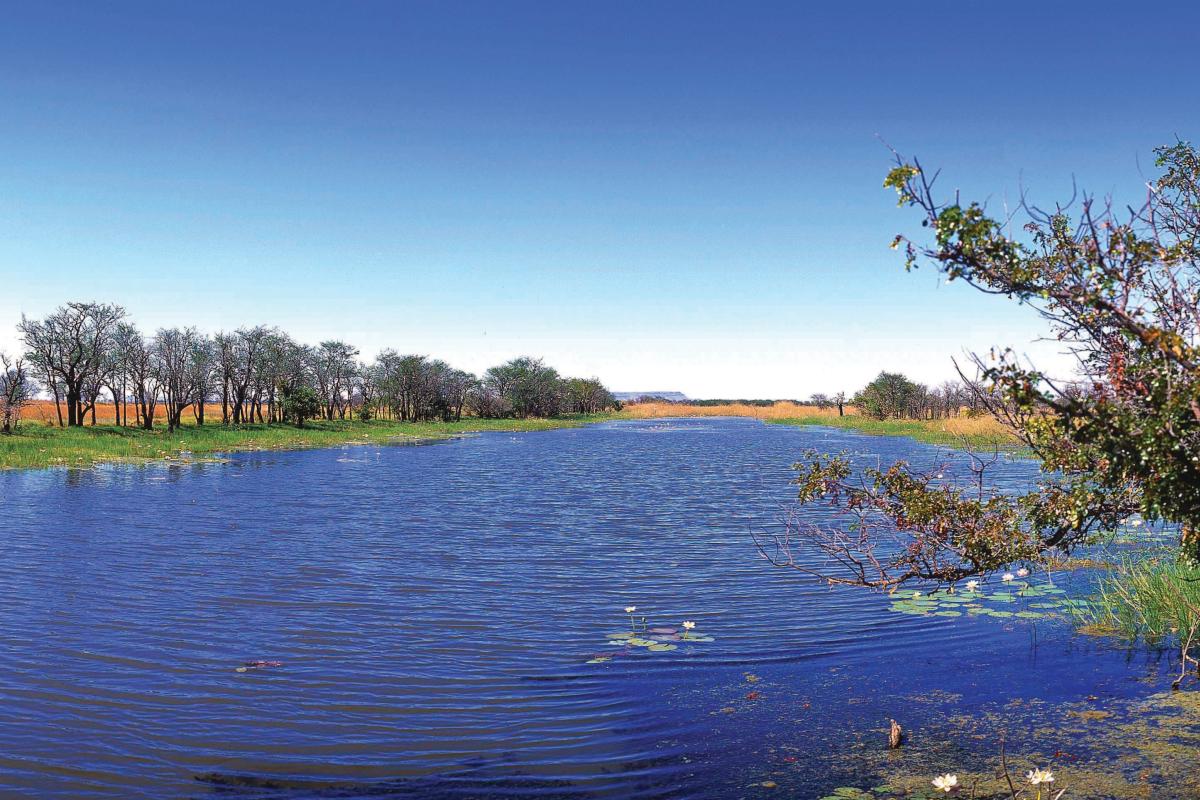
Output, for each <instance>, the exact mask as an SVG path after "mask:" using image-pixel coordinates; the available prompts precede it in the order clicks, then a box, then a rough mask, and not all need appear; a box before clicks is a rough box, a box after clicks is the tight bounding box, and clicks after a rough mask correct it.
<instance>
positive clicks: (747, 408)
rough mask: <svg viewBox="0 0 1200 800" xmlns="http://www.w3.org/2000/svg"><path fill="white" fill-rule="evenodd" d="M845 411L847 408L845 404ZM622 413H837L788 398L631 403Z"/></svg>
mask: <svg viewBox="0 0 1200 800" xmlns="http://www.w3.org/2000/svg"><path fill="white" fill-rule="evenodd" d="M847 411H850V409H849V408H848V409H847ZM623 413H624V414H625V415H627V416H630V417H633V418H634V419H656V418H658V417H753V418H755V419H765V420H774V419H797V418H800V417H826V416H828V417H836V416H837V415H838V412H837V409H836V408H824V409H822V408H817V407H816V406H806V405H800V404H799V403H792V402H788V401H780V402H778V403H775V404H774V405H770V406H751V405H746V404H745V403H726V404H725V405H720V406H690V405H680V404H677V403H631V404H629V405H627V406H625V409H624V412H623Z"/></svg>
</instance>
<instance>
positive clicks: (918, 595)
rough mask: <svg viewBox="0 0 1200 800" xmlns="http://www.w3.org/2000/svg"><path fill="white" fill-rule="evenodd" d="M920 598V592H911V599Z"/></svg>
mask: <svg viewBox="0 0 1200 800" xmlns="http://www.w3.org/2000/svg"><path fill="white" fill-rule="evenodd" d="M920 596H921V593H920V592H913V597H920Z"/></svg>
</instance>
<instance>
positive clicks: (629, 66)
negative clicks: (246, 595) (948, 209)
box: [0, 0, 1200, 397]
mask: <svg viewBox="0 0 1200 800" xmlns="http://www.w3.org/2000/svg"><path fill="white" fill-rule="evenodd" d="M3 20H4V23H3V25H2V26H0V154H2V156H3V157H2V158H0V278H2V279H3V281H2V283H0V286H3V289H2V290H0V347H3V348H5V349H9V350H13V349H15V348H16V347H17V343H16V341H15V337H14V334H13V332H12V329H11V323H15V322H16V321H17V319H18V318H19V317H20V314H21V313H26V314H30V315H40V314H44V313H46V312H48V311H49V310H51V309H52V308H53V307H54V306H56V305H58V304H59V303H61V302H63V301H66V300H69V299H98V300H107V301H113V302H119V303H121V304H123V305H125V306H126V307H127V308H128V309H129V311H130V313H131V315H132V316H133V317H134V318H135V320H137V321H138V322H139V323H140V324H141V325H142V326H143V328H145V329H147V330H153V329H154V328H156V327H159V326H162V325H171V324H195V325H198V326H200V327H201V328H204V329H207V330H210V331H212V330H217V329H222V328H233V327H237V326H239V325H247V324H255V323H260V322H262V323H270V324H276V325H279V326H281V327H283V328H284V329H286V330H288V331H290V332H292V333H293V334H294V335H296V336H297V337H298V338H301V339H303V340H306V341H310V342H316V341H319V340H321V339H324V338H333V337H337V338H344V339H347V340H349V341H352V342H354V343H355V344H357V345H359V346H360V347H361V348H362V350H363V351H364V354H367V355H369V354H373V353H374V352H375V351H377V350H378V349H380V348H382V347H385V346H391V347H395V348H397V349H399V350H402V351H406V352H423V353H428V354H432V355H435V356H439V357H442V358H445V359H447V360H449V361H451V362H452V363H455V364H456V365H459V366H462V367H464V368H468V369H472V370H476V371H481V370H482V369H484V368H486V367H487V366H489V365H491V364H494V363H497V362H499V361H501V360H503V359H506V358H509V357H511V356H514V355H519V354H525V353H529V354H534V355H542V356H545V357H546V359H547V360H548V361H549V362H551V363H553V364H555V365H557V366H559V367H560V368H561V369H563V370H564V371H566V372H570V373H574V374H585V375H593V374H594V375H598V376H600V377H601V378H602V379H604V380H605V381H606V382H607V383H608V384H609V385H610V386H611V387H612V388H615V389H627V390H633V389H662V390H680V391H684V392H687V393H689V394H691V395H693V396H699V397H705V396H772V397H803V396H807V395H808V394H810V393H811V392H813V391H836V390H838V389H848V390H852V389H854V388H856V387H858V386H859V385H861V384H862V383H864V382H865V381H866V380H868V379H869V378H870V377H871V376H873V375H874V374H875V373H876V372H878V371H879V370H880V369H883V368H887V369H892V370H900V371H904V372H906V373H908V374H910V375H911V376H913V377H916V378H919V379H922V380H927V381H938V380H941V379H943V378H947V377H950V376H951V375H952V367H951V364H950V358H951V357H952V356H956V355H961V354H962V353H963V351H964V349H967V348H976V349H979V348H982V349H986V348H987V347H989V346H991V345H993V344H1008V345H1013V346H1014V347H1016V348H1017V349H1018V350H1021V351H1024V352H1028V353H1030V354H1032V355H1034V356H1038V357H1040V358H1050V359H1052V360H1053V359H1054V355H1053V350H1054V348H1053V347H1049V346H1046V345H1039V344H1034V343H1032V342H1033V340H1034V339H1036V338H1038V337H1039V336H1040V335H1042V334H1043V333H1044V330H1043V329H1042V327H1041V325H1040V323H1039V322H1038V321H1037V319H1036V317H1034V316H1033V315H1032V314H1031V313H1030V312H1028V311H1026V310H1023V309H1019V308H1015V307H1012V306H1010V305H1008V304H1006V303H1005V302H1004V301H1001V300H997V299H994V298H986V297H981V296H976V295H974V294H973V293H972V292H971V291H970V290H969V289H966V288H965V287H960V286H949V287H947V286H939V284H938V281H937V279H936V276H935V275H934V274H933V273H930V272H918V273H915V274H905V272H904V271H903V268H902V264H901V261H900V257H899V256H898V255H897V254H896V253H894V252H892V251H891V250H889V249H888V247H887V245H888V242H889V241H890V239H891V237H892V236H893V235H894V234H896V233H898V232H902V231H903V232H910V233H916V232H918V231H919V230H920V229H919V226H918V225H917V222H918V220H917V218H916V217H915V216H914V215H913V214H912V212H906V211H902V210H898V209H897V208H896V207H895V201H894V196H893V195H890V194H889V193H888V192H885V191H884V190H883V189H882V188H881V181H882V178H883V175H884V174H885V173H886V171H887V169H888V166H889V158H890V156H889V153H888V152H887V150H886V149H885V147H884V146H883V145H882V144H881V143H880V141H879V138H878V137H883V138H884V139H886V140H887V141H888V142H889V143H891V144H892V145H894V146H895V147H896V148H898V149H900V150H901V151H903V152H906V153H913V154H916V155H918V156H920V157H921V158H922V160H923V162H924V163H926V164H927V165H934V166H940V167H942V168H943V169H944V174H945V178H944V179H943V180H944V181H945V186H946V188H948V189H950V188H961V189H962V190H963V192H964V193H965V194H966V196H968V197H978V198H989V199H990V202H992V203H993V204H995V205H996V206H999V205H1000V204H1002V203H1004V202H1005V201H1008V202H1010V203H1011V202H1012V201H1013V199H1014V198H1015V197H1016V195H1017V193H1018V191H1019V190H1020V187H1022V186H1024V187H1025V189H1026V190H1027V191H1029V192H1030V193H1031V194H1032V195H1033V197H1034V198H1035V199H1036V198H1043V199H1044V200H1046V201H1049V202H1052V201H1053V200H1055V199H1059V198H1064V197H1066V196H1069V194H1070V187H1071V180H1072V179H1073V178H1074V179H1076V180H1078V182H1079V184H1080V185H1081V186H1082V187H1084V188H1087V189H1089V190H1091V191H1093V192H1096V193H1098V194H1105V193H1109V192H1115V193H1116V194H1117V196H1118V198H1122V199H1136V198H1137V196H1138V193H1139V191H1140V188H1139V187H1141V186H1142V184H1143V183H1144V181H1145V179H1146V178H1148V177H1150V176H1152V175H1153V166H1152V161H1153V157H1152V155H1151V152H1150V151H1151V149H1152V148H1153V147H1154V146H1155V145H1157V144H1160V143H1165V142H1169V141H1172V140H1173V139H1174V138H1175V137H1176V136H1178V137H1181V138H1185V139H1187V138H1189V137H1193V138H1194V137H1197V135H1198V130H1200V126H1198V124H1197V123H1198V122H1200V102H1197V101H1198V100H1200V97H1198V96H1197V95H1198V94H1200V88H1198V86H1200V83H1198V82H1197V81H1196V77H1197V76H1200V47H1197V46H1196V40H1195V31H1196V30H1197V29H1198V24H1200V7H1198V6H1195V5H1193V4H1190V3H1189V4H1179V5H1178V6H1177V7H1175V8H1172V7H1171V6H1170V5H1169V4H1155V5H1153V6H1150V5H1146V6H1140V7H1134V6H1131V5H1130V4H1128V3H1125V4H1120V5H1117V4H1112V5H1106V4H1104V3H1095V2H1093V3H1088V4H1058V3H1053V4H1051V3H1039V4H1020V3H1005V4H1002V5H1000V4H994V3H971V2H957V3H943V2H924V3H920V4H899V3H839V4H827V5H825V6H824V7H822V6H819V5H817V4H811V5H809V4H802V3H795V2H793V3H778V4H775V3H723V4H709V3H683V2H669V3H653V2H628V3H621V2H616V3H572V2H555V3H549V2H546V3H519V2H505V3H490V2H489V3H462V4H457V3H437V4H435V3H427V4H418V3H394V2H387V3H384V2H380V3H366V2H348V3H332V2H330V3H321V4H317V3H303V2H296V1H295V0H293V2H287V3H283V2H279V3H271V2H262V3H219V2H212V3H203V4H198V3H182V2H179V3H171V2H143V3H133V2H116V3H105V4H100V3H91V2H88V3H78V4H70V3H53V2H47V3H25V4H11V5H8V6H7V7H6V8H5V9H4V11H3Z"/></svg>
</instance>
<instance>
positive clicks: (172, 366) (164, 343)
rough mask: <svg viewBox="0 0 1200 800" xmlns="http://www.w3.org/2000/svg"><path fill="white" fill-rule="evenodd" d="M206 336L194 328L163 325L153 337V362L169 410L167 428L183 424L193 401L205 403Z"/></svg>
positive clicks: (172, 429)
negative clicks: (183, 418) (204, 360)
mask: <svg viewBox="0 0 1200 800" xmlns="http://www.w3.org/2000/svg"><path fill="white" fill-rule="evenodd" d="M206 355H207V354H206V347H205V339H204V337H203V336H202V335H201V334H200V332H199V331H198V330H196V329H195V328H164V329H161V330H159V331H158V333H157V334H156V335H155V337H154V343H153V346H152V363H153V369H154V373H155V377H156V378H157V381H158V385H159V387H160V388H161V391H162V397H163V404H164V406H165V407H166V410H167V431H168V432H172V431H174V430H175V429H176V428H178V427H179V426H180V424H181V421H182V417H183V412H184V411H185V410H186V409H187V408H188V406H191V405H192V404H194V403H203V402H204V395H203V391H204V388H205V384H204V382H203V373H204V370H203V366H202V364H197V361H202V360H203V359H204V358H205V357H206Z"/></svg>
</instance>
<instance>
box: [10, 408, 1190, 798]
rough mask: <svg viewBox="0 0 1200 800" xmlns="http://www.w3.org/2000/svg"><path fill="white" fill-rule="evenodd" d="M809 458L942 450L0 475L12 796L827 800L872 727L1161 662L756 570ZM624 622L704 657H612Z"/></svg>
mask: <svg viewBox="0 0 1200 800" xmlns="http://www.w3.org/2000/svg"><path fill="white" fill-rule="evenodd" d="M810 447H816V448H819V449H822V450H830V451H836V450H843V449H846V450H850V451H853V452H854V453H855V454H856V458H857V459H859V461H860V463H868V462H872V461H874V460H876V459H881V460H883V461H884V462H890V461H891V460H893V459H896V458H907V459H909V460H911V461H913V462H914V463H916V464H925V463H932V462H933V460H934V458H935V456H936V454H937V451H935V450H934V449H933V448H931V447H928V446H925V445H921V444H917V443H914V442H912V441H910V440H907V439H892V438H875V437H865V436H861V435H857V434H853V433H848V432H839V431H832V430H829V429H821V428H791V427H784V426H773V425H764V424H761V423H759V422H757V421H753V420H744V419H704V420H651V421H631V422H616V423H605V424H600V425H593V426H589V427H584V428H578V429H565V430H557V431H549V432H541V433H526V434H515V435H513V434H495V433H490V434H484V435H479V436H473V437H468V438H464V439H460V440H454V441H447V442H441V443H436V444H431V445H428V446H396V447H377V446H364V447H344V448H340V449H331V450H309V451H296V452H279V453H250V454H239V455H233V456H231V458H230V461H229V463H224V464H196V465H189V466H165V465H156V466H112V467H106V468H100V469H94V470H88V471H61V470H45V471H29V472H10V473H6V474H0V498H2V505H0V511H2V515H0V531H2V532H3V541H4V545H5V552H4V558H3V560H0V794H2V795H3V796H14V795H16V796H31V797H42V798H54V797H72V798H77V797H81V798H85V797H123V798H128V797H154V798H182V797H206V796H220V797H235V798H251V797H271V798H294V797H433V798H438V797H497V798H499V797H510V798H511V797H597V798H599V797H605V798H608V797H612V798H625V797H698V798H709V797H711V798H723V797H743V796H744V797H758V796H774V797H779V796H789V797H793V796H794V797H819V796H821V795H822V794H823V793H826V792H827V791H828V790H830V789H832V788H833V787H837V786H842V785H865V786H870V785H872V784H871V783H865V784H863V783H861V782H862V781H864V780H865V781H869V780H872V779H875V778H876V777H878V776H879V775H880V774H881V772H885V771H886V768H887V767H888V766H889V763H890V762H887V761H886V760H885V759H886V758H887V756H886V754H884V753H883V750H884V742H885V741H886V727H887V721H888V719H889V718H896V719H899V720H901V721H902V722H903V723H904V724H905V726H906V727H907V728H908V729H909V730H910V732H911V733H912V738H913V740H914V745H919V743H920V741H921V740H922V738H923V739H924V740H925V741H929V740H932V739H934V738H939V739H941V740H945V745H944V747H943V749H941V750H938V751H936V752H935V753H934V756H936V757H934V756H929V755H928V754H927V755H926V756H925V757H927V758H931V759H932V760H931V761H930V762H929V765H928V766H929V768H930V769H933V768H935V767H936V766H937V764H936V763H935V762H937V761H938V759H941V760H942V761H949V760H951V759H959V760H960V761H969V760H971V759H979V758H984V757H986V756H990V755H994V747H995V742H994V741H990V740H988V738H987V737H979V738H978V739H975V740H971V741H961V742H956V741H952V740H951V737H950V735H949V734H948V733H946V732H945V731H943V730H942V728H941V727H939V726H942V725H943V722H942V720H944V719H945V718H947V716H949V715H955V716H959V717H962V716H966V717H982V716H984V715H988V714H993V715H994V714H996V713H998V712H999V711H1000V710H1003V709H1005V708H1011V707H1012V703H1013V702H1014V700H1023V701H1029V699H1030V698H1034V699H1036V701H1037V702H1040V703H1044V704H1059V705H1062V704H1068V705H1069V704H1074V703H1084V702H1087V698H1089V697H1091V698H1093V699H1095V698H1097V697H1099V698H1122V697H1134V696H1137V695H1138V693H1144V692H1145V691H1146V689H1145V681H1146V680H1147V679H1148V677H1149V678H1153V676H1155V675H1157V674H1158V671H1159V670H1160V669H1164V670H1166V669H1169V666H1167V665H1165V664H1162V665H1160V664H1159V663H1158V661H1157V660H1156V659H1155V657H1153V656H1152V655H1130V654H1127V653H1124V652H1122V651H1121V650H1119V649H1117V648H1114V647H1112V646H1110V645H1107V644H1105V643H1103V642H1099V641H1096V640H1089V639H1084V638H1082V637H1078V636H1076V635H1074V634H1073V633H1072V632H1071V630H1070V628H1069V626H1067V625H1065V624H1063V623H1062V622H1059V621H1055V619H1054V618H1053V617H1045V618H1044V619H1034V618H1030V619H1018V618H1016V617H1010V618H1004V617H993V616H986V615H978V616H976V615H971V614H961V615H957V616H944V617H942V616H933V615H915V614H900V613H895V612H894V611H892V610H889V602H888V599H887V598H885V597H881V596H880V595H878V594H872V593H868V592H863V591H859V590H853V589H843V590H830V589H828V588H826V587H824V586H821V585H818V584H816V583H814V582H813V581H811V580H809V579H806V578H805V577H804V576H802V575H800V574H798V573H796V572H794V571H789V570H785V569H780V568H776V567H773V566H771V565H770V564H768V563H767V562H765V561H764V560H762V559H761V558H760V557H759V556H758V554H757V552H756V550H755V548H754V546H753V542H752V540H751V536H750V531H751V530H752V529H753V528H756V527H757V528H759V529H769V528H770V526H771V525H773V524H774V522H775V520H776V519H777V518H778V515H779V513H780V510H781V508H783V506H784V505H785V504H786V503H787V502H788V501H789V499H790V497H791V496H792V487H790V486H789V484H788V481H789V479H790V477H791V470H790V468H789V467H790V465H791V464H792V463H793V462H794V461H796V460H797V459H798V458H800V457H801V455H802V453H803V451H805V450H806V449H807V448H810ZM1034 474H1035V469H1034V467H1033V465H1032V464H1030V463H1028V462H1022V461H1007V462H1005V463H1003V464H1001V465H999V466H998V469H997V472H996V479H997V480H998V481H999V482H1000V484H1001V485H1002V486H1006V487H1011V488H1014V489H1015V488H1018V487H1020V486H1022V485H1024V484H1025V483H1027V482H1028V481H1029V480H1030V478H1031V477H1032V476H1033V475H1034ZM1064 580H1065V581H1066V585H1068V586H1069V585H1070V578H1064ZM628 605H636V606H637V609H638V611H637V612H636V616H638V617H640V616H641V615H643V614H644V615H645V616H646V617H647V619H648V621H647V627H650V628H653V627H667V628H671V627H676V626H678V625H679V624H680V623H681V622H682V621H683V620H691V621H694V622H695V623H696V628H695V630H694V632H693V633H692V636H693V637H695V639H680V638H678V636H677V634H675V635H672V634H658V638H657V639H654V640H652V641H653V642H654V643H655V645H656V647H654V648H649V647H647V646H632V647H627V646H625V645H622V644H621V643H620V642H619V641H617V642H616V643H615V644H613V643H609V642H608V641H607V639H608V638H610V637H609V635H610V634H620V633H623V632H627V631H629V630H630V619H629V617H628V616H627V615H626V614H625V613H624V611H623V608H624V607H625V606H628ZM1047 605H1048V604H1047ZM1033 616H1035V617H1036V616H1040V615H1039V614H1036V613H1035V614H1033ZM644 635H645V636H650V635H651V633H650V632H646V633H645V634H644ZM639 638H640V637H639ZM254 662H266V664H265V665H255V663H254ZM275 662H278V663H277V664H276V663H275ZM589 662H590V663H589ZM239 667H241V668H243V671H238V668H239ZM939 746H941V745H939ZM881 759H883V760H881ZM945 766H946V768H951V767H954V766H956V765H955V764H953V763H946V764H945Z"/></svg>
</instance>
